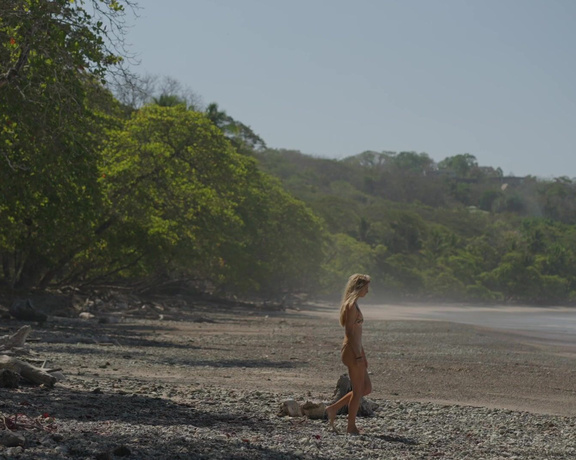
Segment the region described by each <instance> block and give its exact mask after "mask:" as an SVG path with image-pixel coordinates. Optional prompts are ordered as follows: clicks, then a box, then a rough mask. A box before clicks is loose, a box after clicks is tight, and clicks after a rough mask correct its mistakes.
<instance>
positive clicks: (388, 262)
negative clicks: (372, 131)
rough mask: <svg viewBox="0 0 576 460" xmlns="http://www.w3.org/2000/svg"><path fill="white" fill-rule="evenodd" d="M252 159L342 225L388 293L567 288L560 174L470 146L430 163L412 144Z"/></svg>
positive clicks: (486, 297) (566, 199) (568, 295)
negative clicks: (538, 173)
mask: <svg viewBox="0 0 576 460" xmlns="http://www.w3.org/2000/svg"><path fill="white" fill-rule="evenodd" d="M258 158H259V160H260V164H261V165H262V167H263V168H264V169H265V170H266V171H269V172H271V173H273V174H275V175H277V176H278V177H279V178H281V179H282V181H283V183H284V184H285V185H286V186H287V187H288V188H289V189H290V190H292V191H293V192H294V193H296V194H298V195H299V196H300V197H301V198H302V199H303V200H305V201H306V202H307V203H309V204H310V206H311V207H312V208H313V209H314V210H315V212H317V213H318V214H319V215H320V216H322V218H323V219H324V220H325V222H326V224H327V229H328V230H329V231H330V232H331V233H332V234H333V235H334V234H339V235H340V237H341V235H342V234H345V236H346V238H347V240H346V241H347V243H346V244H342V243H341V246H342V247H350V248H351V247H353V241H350V240H349V239H350V238H352V239H353V240H354V241H356V242H358V243H360V242H361V243H363V244H364V245H363V246H361V247H362V250H360V248H357V251H356V252H355V254H362V257H365V258H366V263H365V264H364V266H371V267H372V270H373V271H372V272H371V273H372V274H373V275H375V283H378V282H381V283H382V284H383V285H384V286H385V289H386V294H387V295H389V296H393V297H395V298H398V297H408V298H421V299H430V298H435V299H442V300H458V301H465V300H468V301H480V302H498V301H518V302H537V303H561V302H569V301H571V299H572V298H573V297H574V296H573V294H572V293H573V292H576V289H575V287H576V279H575V276H574V275H573V274H572V272H573V270H572V269H571V268H570V267H573V264H574V262H575V261H576V259H575V257H576V255H575V252H574V250H573V248H574V247H576V246H575V244H576V240H575V232H576V229H575V227H573V226H572V222H573V221H574V222H576V220H573V219H575V218H576V213H574V212H573V210H572V208H573V206H572V201H573V196H574V192H575V190H576V187H575V186H574V184H573V183H572V181H570V180H568V179H566V178H560V179H557V180H555V181H553V182H543V181H538V180H535V179H534V178H532V177H526V178H514V177H503V175H502V171H501V170H500V169H499V168H496V169H494V168H490V167H480V166H479V165H478V164H477V161H476V158H475V157H474V156H472V155H469V154H463V155H456V156H455V157H450V158H447V159H446V160H444V161H443V162H440V163H439V164H438V165H434V164H433V163H432V162H430V161H429V159H428V157H427V155H425V154H415V153H414V152H402V153H400V154H395V153H394V152H382V153H378V152H363V153H362V154H360V155H357V156H354V157H349V158H346V159H344V160H341V161H339V162H336V163H335V162H334V160H322V159H318V158H312V157H306V156H305V155H302V154H300V153H299V152H285V151H264V152H261V153H259V156H258ZM543 217H545V218H543ZM365 245H368V247H367V246H365ZM368 248H369V249H368ZM354 260H355V259H354ZM351 265H354V266H358V262H357V261H354V262H353V263H352V264H351ZM339 270H342V271H345V268H344V267H342V268H340V269H339ZM336 277H337V276H334V278H336ZM375 285H376V284H375ZM380 291H382V290H380Z"/></svg>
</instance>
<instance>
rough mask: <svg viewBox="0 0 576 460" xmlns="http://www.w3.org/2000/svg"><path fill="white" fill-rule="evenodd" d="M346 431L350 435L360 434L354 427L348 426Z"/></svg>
mask: <svg viewBox="0 0 576 460" xmlns="http://www.w3.org/2000/svg"><path fill="white" fill-rule="evenodd" d="M346 432H347V433H348V434H350V435H352V436H360V435H361V434H362V432H361V431H360V430H359V429H358V428H356V427H352V428H348V429H347V430H346Z"/></svg>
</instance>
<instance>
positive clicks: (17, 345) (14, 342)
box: [0, 325, 58, 388]
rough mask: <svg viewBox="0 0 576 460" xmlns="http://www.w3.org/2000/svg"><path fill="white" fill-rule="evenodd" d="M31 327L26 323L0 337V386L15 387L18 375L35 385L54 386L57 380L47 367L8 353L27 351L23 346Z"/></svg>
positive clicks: (19, 353) (20, 353)
mask: <svg viewBox="0 0 576 460" xmlns="http://www.w3.org/2000/svg"><path fill="white" fill-rule="evenodd" d="M30 332H32V328H31V327H30V326H28V325H26V326H22V327H21V328H20V329H19V330H18V331H16V332H15V333H14V334H12V335H5V336H2V337H0V353H4V354H2V355H0V387H3V388H16V387H17V386H18V380H19V377H22V378H23V379H26V380H28V381H29V382H31V383H35V384H37V385H46V386H49V387H52V386H54V383H56V381H57V380H58V379H57V378H56V377H55V376H54V375H51V374H50V373H49V372H48V370H47V369H43V368H40V367H36V366H34V365H32V364H30V363H28V362H26V361H23V360H21V359H17V358H15V357H13V356H8V355H9V354H11V355H14V354H18V355H22V354H26V353H27V352H28V351H27V350H26V348H25V342H26V339H27V338H28V335H29V334H30Z"/></svg>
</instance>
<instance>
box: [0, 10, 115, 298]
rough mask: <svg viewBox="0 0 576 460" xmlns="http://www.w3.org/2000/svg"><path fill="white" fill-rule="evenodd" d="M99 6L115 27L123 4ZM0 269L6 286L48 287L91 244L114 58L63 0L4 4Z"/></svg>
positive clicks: (95, 30) (88, 21)
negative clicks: (107, 79) (104, 87)
mask: <svg viewBox="0 0 576 460" xmlns="http://www.w3.org/2000/svg"><path fill="white" fill-rule="evenodd" d="M98 3H99V5H101V6H102V8H101V9H100V12H101V13H102V15H103V17H107V18H109V19H110V20H112V21H114V18H117V17H118V16H117V15H118V14H121V7H120V5H119V4H115V5H110V4H108V3H107V2H98ZM0 18H1V19H0V69H1V71H2V72H3V73H1V74H0V163H1V165H0V197H1V199H2V205H0V227H1V228H2V237H1V238H0V261H1V265H2V268H3V271H2V274H1V279H2V281H3V282H4V284H6V285H8V286H10V287H12V288H29V287H34V286H40V287H45V286H46V285H47V284H48V283H49V282H50V281H51V280H52V279H53V278H54V277H55V276H56V275H57V274H58V273H59V272H61V270H62V269H63V267H64V266H65V265H66V264H67V263H68V262H70V260H71V259H72V258H73V257H74V254H75V253H76V252H77V251H78V250H79V248H81V247H82V246H84V245H85V244H86V243H87V240H89V238H90V237H89V235H90V233H91V232H92V226H93V221H94V219H95V218H96V216H97V214H98V212H99V211H98V210H99V206H100V205H99V204H100V201H101V195H100V190H99V187H98V184H97V179H98V170H97V163H98V158H99V154H98V151H97V147H98V143H99V142H101V140H102V139H103V137H104V127H105V126H106V124H107V120H106V117H105V116H104V115H103V113H104V111H103V109H102V105H103V104H106V105H109V107H110V105H112V106H113V104H112V103H111V101H110V100H109V99H108V100H106V98H107V96H106V95H105V94H104V93H103V92H102V91H101V90H100V89H99V87H98V81H99V80H101V79H102V78H103V77H104V75H105V72H106V70H107V69H108V68H109V67H110V66H111V65H114V64H116V63H117V62H118V57H117V56H116V55H115V54H113V53H111V52H109V51H108V50H107V49H106V46H105V36H106V31H105V28H104V25H103V24H102V22H101V21H99V20H96V19H95V18H93V17H92V16H91V15H90V14H88V12H87V11H86V10H85V9H84V8H83V7H82V6H81V5H78V4H74V3H71V2H69V1H64V0H59V1H52V2H46V1H40V0H26V1H10V0H7V1H5V2H2V3H1V4H0Z"/></svg>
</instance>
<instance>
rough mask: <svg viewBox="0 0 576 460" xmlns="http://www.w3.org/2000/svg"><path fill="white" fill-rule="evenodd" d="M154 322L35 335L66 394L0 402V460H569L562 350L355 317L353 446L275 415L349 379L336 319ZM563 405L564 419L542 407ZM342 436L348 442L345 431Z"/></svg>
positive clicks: (210, 317) (131, 319) (567, 358)
mask: <svg viewBox="0 0 576 460" xmlns="http://www.w3.org/2000/svg"><path fill="white" fill-rule="evenodd" d="M157 313H158V312H156V311H155V310H153V311H151V312H150V313H149V314H146V315H140V316H135V315H124V316H123V317H122V318H123V319H121V320H120V321H116V320H110V321H108V320H106V321H98V318H92V319H86V320H80V319H66V318H52V319H51V321H50V322H48V323H47V324H45V325H44V326H42V327H36V326H34V332H33V333H32V334H31V336H30V342H29V343H30V347H31V349H32V351H33V352H34V353H35V354H36V355H35V356H36V358H39V357H41V358H42V359H46V360H47V364H46V366H47V367H50V368H61V369H62V373H63V374H64V375H65V376H66V380H64V381H62V382H60V383H57V384H56V385H55V387H54V388H52V389H46V388H41V387H34V386H29V385H25V384H22V385H21V386H20V388H18V389H0V415H1V418H0V458H8V459H115V458H128V459H219V458H220V459H306V458H314V459H350V458H365V459H378V458H382V459H436V458H440V459H523V460H524V459H538V460H543V459H571V458H576V426H575V424H576V417H575V416H574V415H572V414H571V407H572V406H570V404H569V401H570V397H571V396H573V394H574V383H573V377H574V374H573V370H572V369H573V368H574V366H573V364H574V357H573V356H572V355H571V354H570V353H567V352H564V351H563V350H556V349H546V350H544V351H543V349H542V346H532V345H528V344H525V343H520V342H515V341H514V340H513V339H512V338H510V337H502V336H500V335H498V334H496V333H494V334H493V333H492V332H490V331H486V330H478V329H475V328H472V327H468V326H456V325H450V324H446V323H435V322H413V321H412V322H411V321H406V322H392V323H386V322H380V323H378V324H376V323H372V324H370V322H369V318H366V323H365V331H366V332H365V333H366V339H367V340H366V342H365V346H366V348H367V352H368V356H369V361H370V363H371V364H370V369H371V370H372V380H373V385H374V388H375V391H374V393H373V394H372V395H370V396H369V398H370V399H371V400H372V401H374V402H376V403H377V404H378V405H379V408H378V410H377V411H376V412H375V415H374V416H373V417H362V418H361V419H359V421H358V425H359V427H360V428H361V429H362V430H363V434H362V435H361V436H348V435H345V434H336V433H333V432H331V431H329V430H328V427H327V422H326V421H325V420H312V419H308V418H305V417H288V416H283V415H279V408H280V405H281V403H282V402H283V401H284V400H286V399H289V398H293V399H296V400H297V401H299V402H301V403H304V402H305V401H308V400H310V401H316V402H318V401H330V399H331V397H332V394H333V390H334V386H335V383H336V380H337V378H338V376H339V375H340V374H341V373H342V372H343V371H344V369H343V368H342V366H341V364H340V362H339V357H338V348H339V344H340V341H341V339H342V338H341V333H342V331H341V330H340V328H339V327H338V324H337V320H335V321H333V322H329V321H326V319H324V318H322V319H320V318H317V317H314V316H310V315H307V314H306V315H304V314H301V313H300V312H288V313H272V312H264V311H247V310H234V311H222V310H220V311H212V310H209V309H206V308H189V309H188V310H187V313H186V314H180V313H181V310H179V313H178V314H176V313H175V310H173V309H168V308H163V309H162V312H161V313H159V314H162V316H161V317H160V316H159V314H157ZM160 318H161V319H160ZM0 326H1V327H0V335H3V334H7V333H10V332H14V331H15V330H16V329H18V327H19V326H21V323H17V322H12V321H4V322H3V323H2V324H1V325H0ZM506 370H507V371H506ZM476 373H478V374H476ZM480 375H481V376H483V378H479V377H478V376H480ZM499 382H500V383H499ZM519 392H520V393H521V394H517V393H519ZM507 393H509V394H508V397H507ZM562 395H564V396H562ZM561 397H564V398H565V401H568V402H567V403H566V404H564V405H560V406H561V407H564V408H565V410H557V409H558V407H559V405H558V404H556V403H554V401H553V402H552V403H550V404H549V406H546V405H545V402H546V401H549V400H559V401H560V402H562V401H563V400H562V399H561ZM434 401H436V402H434ZM439 401H444V403H441V402H439ZM447 401H449V403H448V402H447ZM543 401H544V402H543ZM478 402H479V403H480V404H478ZM483 402H485V404H482V403H483ZM523 404H526V407H525V408H524V409H523V408H522V405H523ZM507 407H508V408H507ZM510 407H512V408H514V409H515V410H511V409H510ZM534 408H535V409H534ZM528 409H529V410H528ZM337 424H338V426H340V427H341V429H342V431H344V429H345V416H340V417H339V418H338V421H337Z"/></svg>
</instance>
